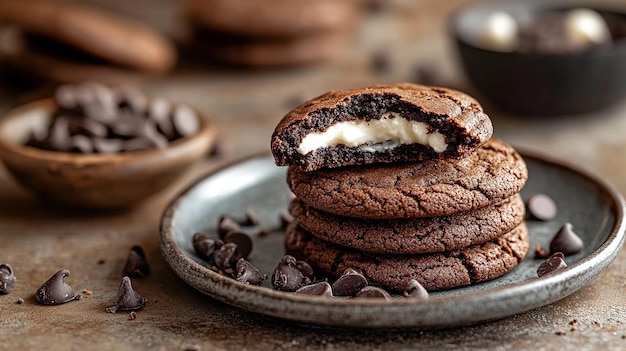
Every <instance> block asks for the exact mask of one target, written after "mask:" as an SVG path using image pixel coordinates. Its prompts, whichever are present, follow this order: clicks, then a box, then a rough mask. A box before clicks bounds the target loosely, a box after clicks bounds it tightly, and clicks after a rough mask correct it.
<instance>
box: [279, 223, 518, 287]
mask: <svg viewBox="0 0 626 351" xmlns="http://www.w3.org/2000/svg"><path fill="white" fill-rule="evenodd" d="M285 247H286V248H287V252H288V253H290V254H292V255H294V256H295V257H297V258H298V259H302V260H305V261H306V262H307V263H309V264H311V265H312V266H314V267H315V268H316V269H317V270H319V271H321V272H324V273H326V274H330V275H332V276H334V277H338V276H340V275H341V273H342V272H343V271H344V270H346V269H347V268H352V269H355V270H357V271H360V272H361V273H362V274H363V275H364V276H365V277H366V278H367V280H368V282H369V284H370V285H375V286H380V287H383V288H388V289H392V290H396V291H403V290H404V288H405V287H406V284H407V283H408V282H409V281H410V280H411V279H415V280H417V281H418V282H419V283H420V284H422V285H423V286H424V287H425V288H426V289H427V290H430V291H434V290H444V289H450V288H455V287H459V286H465V285H470V284H475V283H479V282H483V281H488V280H492V279H495V278H498V277H500V276H502V275H504V274H505V273H507V272H509V271H511V270H512V269H513V268H515V267H516V266H517V265H518V263H519V262H520V261H522V260H523V259H524V257H525V256H526V253H527V252H528V247H529V238H528V230H527V228H526V224H525V223H524V222H522V223H520V225H519V226H517V227H516V228H514V229H513V230H512V231H510V232H508V233H506V234H504V235H502V236H500V237H498V238H496V239H493V240H490V241H488V242H486V243H483V244H477V245H472V246H469V247H467V248H465V249H461V250H453V251H446V252H441V253H430V254H421V255H375V254H368V253H364V252H360V251H357V250H354V249H349V248H344V247H340V246H337V245H334V244H331V243H328V242H325V241H322V240H319V239H317V238H315V237H314V236H313V235H311V234H310V233H309V232H307V231H305V230H304V229H302V228H301V227H300V226H299V225H298V224H297V222H296V221H294V222H292V223H291V224H290V225H289V226H288V227H287V230H286V233H285Z"/></svg>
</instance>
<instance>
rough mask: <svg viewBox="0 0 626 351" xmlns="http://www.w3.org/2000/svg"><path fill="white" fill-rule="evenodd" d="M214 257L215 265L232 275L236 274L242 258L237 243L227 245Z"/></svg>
mask: <svg viewBox="0 0 626 351" xmlns="http://www.w3.org/2000/svg"><path fill="white" fill-rule="evenodd" d="M213 257H214V259H215V265H216V266H217V267H218V268H219V269H221V270H222V271H224V272H225V273H227V274H230V275H233V274H234V273H235V269H236V265H237V261H238V260H239V259H240V258H242V257H241V254H240V253H239V250H238V249H237V244H235V243H225V244H224V245H222V247H220V249H219V250H217V251H216V252H215V253H214V254H213Z"/></svg>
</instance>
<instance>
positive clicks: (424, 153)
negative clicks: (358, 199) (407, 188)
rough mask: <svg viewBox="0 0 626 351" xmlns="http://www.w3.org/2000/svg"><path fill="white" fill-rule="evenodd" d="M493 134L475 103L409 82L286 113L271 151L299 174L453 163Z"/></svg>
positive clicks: (338, 94) (335, 95)
mask: <svg viewBox="0 0 626 351" xmlns="http://www.w3.org/2000/svg"><path fill="white" fill-rule="evenodd" d="M492 133H493V127H492V125H491V120H490V119H489V117H488V116H487V115H486V114H485V113H484V112H483V110H482V107H481V106H480V105H479V104H478V102H477V101H476V100H474V99H473V98H471V97H470V96H468V95H466V94H463V93H461V92H459V91H455V90H452V89H446V88H437V87H427V86H422V85H416V84H411V83H402V84H395V85H379V86H373V87H369V88H363V89H353V90H343V91H333V92H329V93H326V94H324V95H322V96H320V97H318V98H315V99H313V100H310V101H308V102H306V103H304V104H302V105H300V106H299V107H297V108H295V109H294V110H293V111H291V112H289V113H288V114H287V115H286V116H285V117H284V118H283V119H282V120H281V121H280V123H279V124H278V125H277V126H276V129H275V130H274V133H273V135H272V141H271V150H272V153H273V154H274V159H275V161H276V164H277V165H279V166H296V167H299V168H300V169H302V170H304V171H312V170H316V169H320V168H335V167H341V166H349V165H364V164H373V163H381V162H383V163H392V162H403V161H424V160H428V159H449V158H460V157H464V156H467V155H469V154H470V153H472V152H474V151H475V150H476V149H477V148H478V147H480V146H481V145H482V144H484V143H485V142H486V141H487V140H489V138H490V137H491V135H492Z"/></svg>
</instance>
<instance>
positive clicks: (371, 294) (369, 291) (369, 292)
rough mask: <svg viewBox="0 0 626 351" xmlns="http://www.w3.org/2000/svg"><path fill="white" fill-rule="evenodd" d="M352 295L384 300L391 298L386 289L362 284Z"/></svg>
mask: <svg viewBox="0 0 626 351" xmlns="http://www.w3.org/2000/svg"><path fill="white" fill-rule="evenodd" d="M354 297H368V298H383V299H385V300H389V299H390V298H391V296H390V295H389V293H388V292H387V291H385V290H384V289H381V288H379V287H377V286H364V287H363V288H362V289H361V290H359V292H357V293H356V295H354Z"/></svg>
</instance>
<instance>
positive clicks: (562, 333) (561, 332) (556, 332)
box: [554, 330, 567, 336]
mask: <svg viewBox="0 0 626 351" xmlns="http://www.w3.org/2000/svg"><path fill="white" fill-rule="evenodd" d="M554 334H556V335H558V336H563V335H567V333H566V332H564V331H560V330H559V331H555V332H554Z"/></svg>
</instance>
